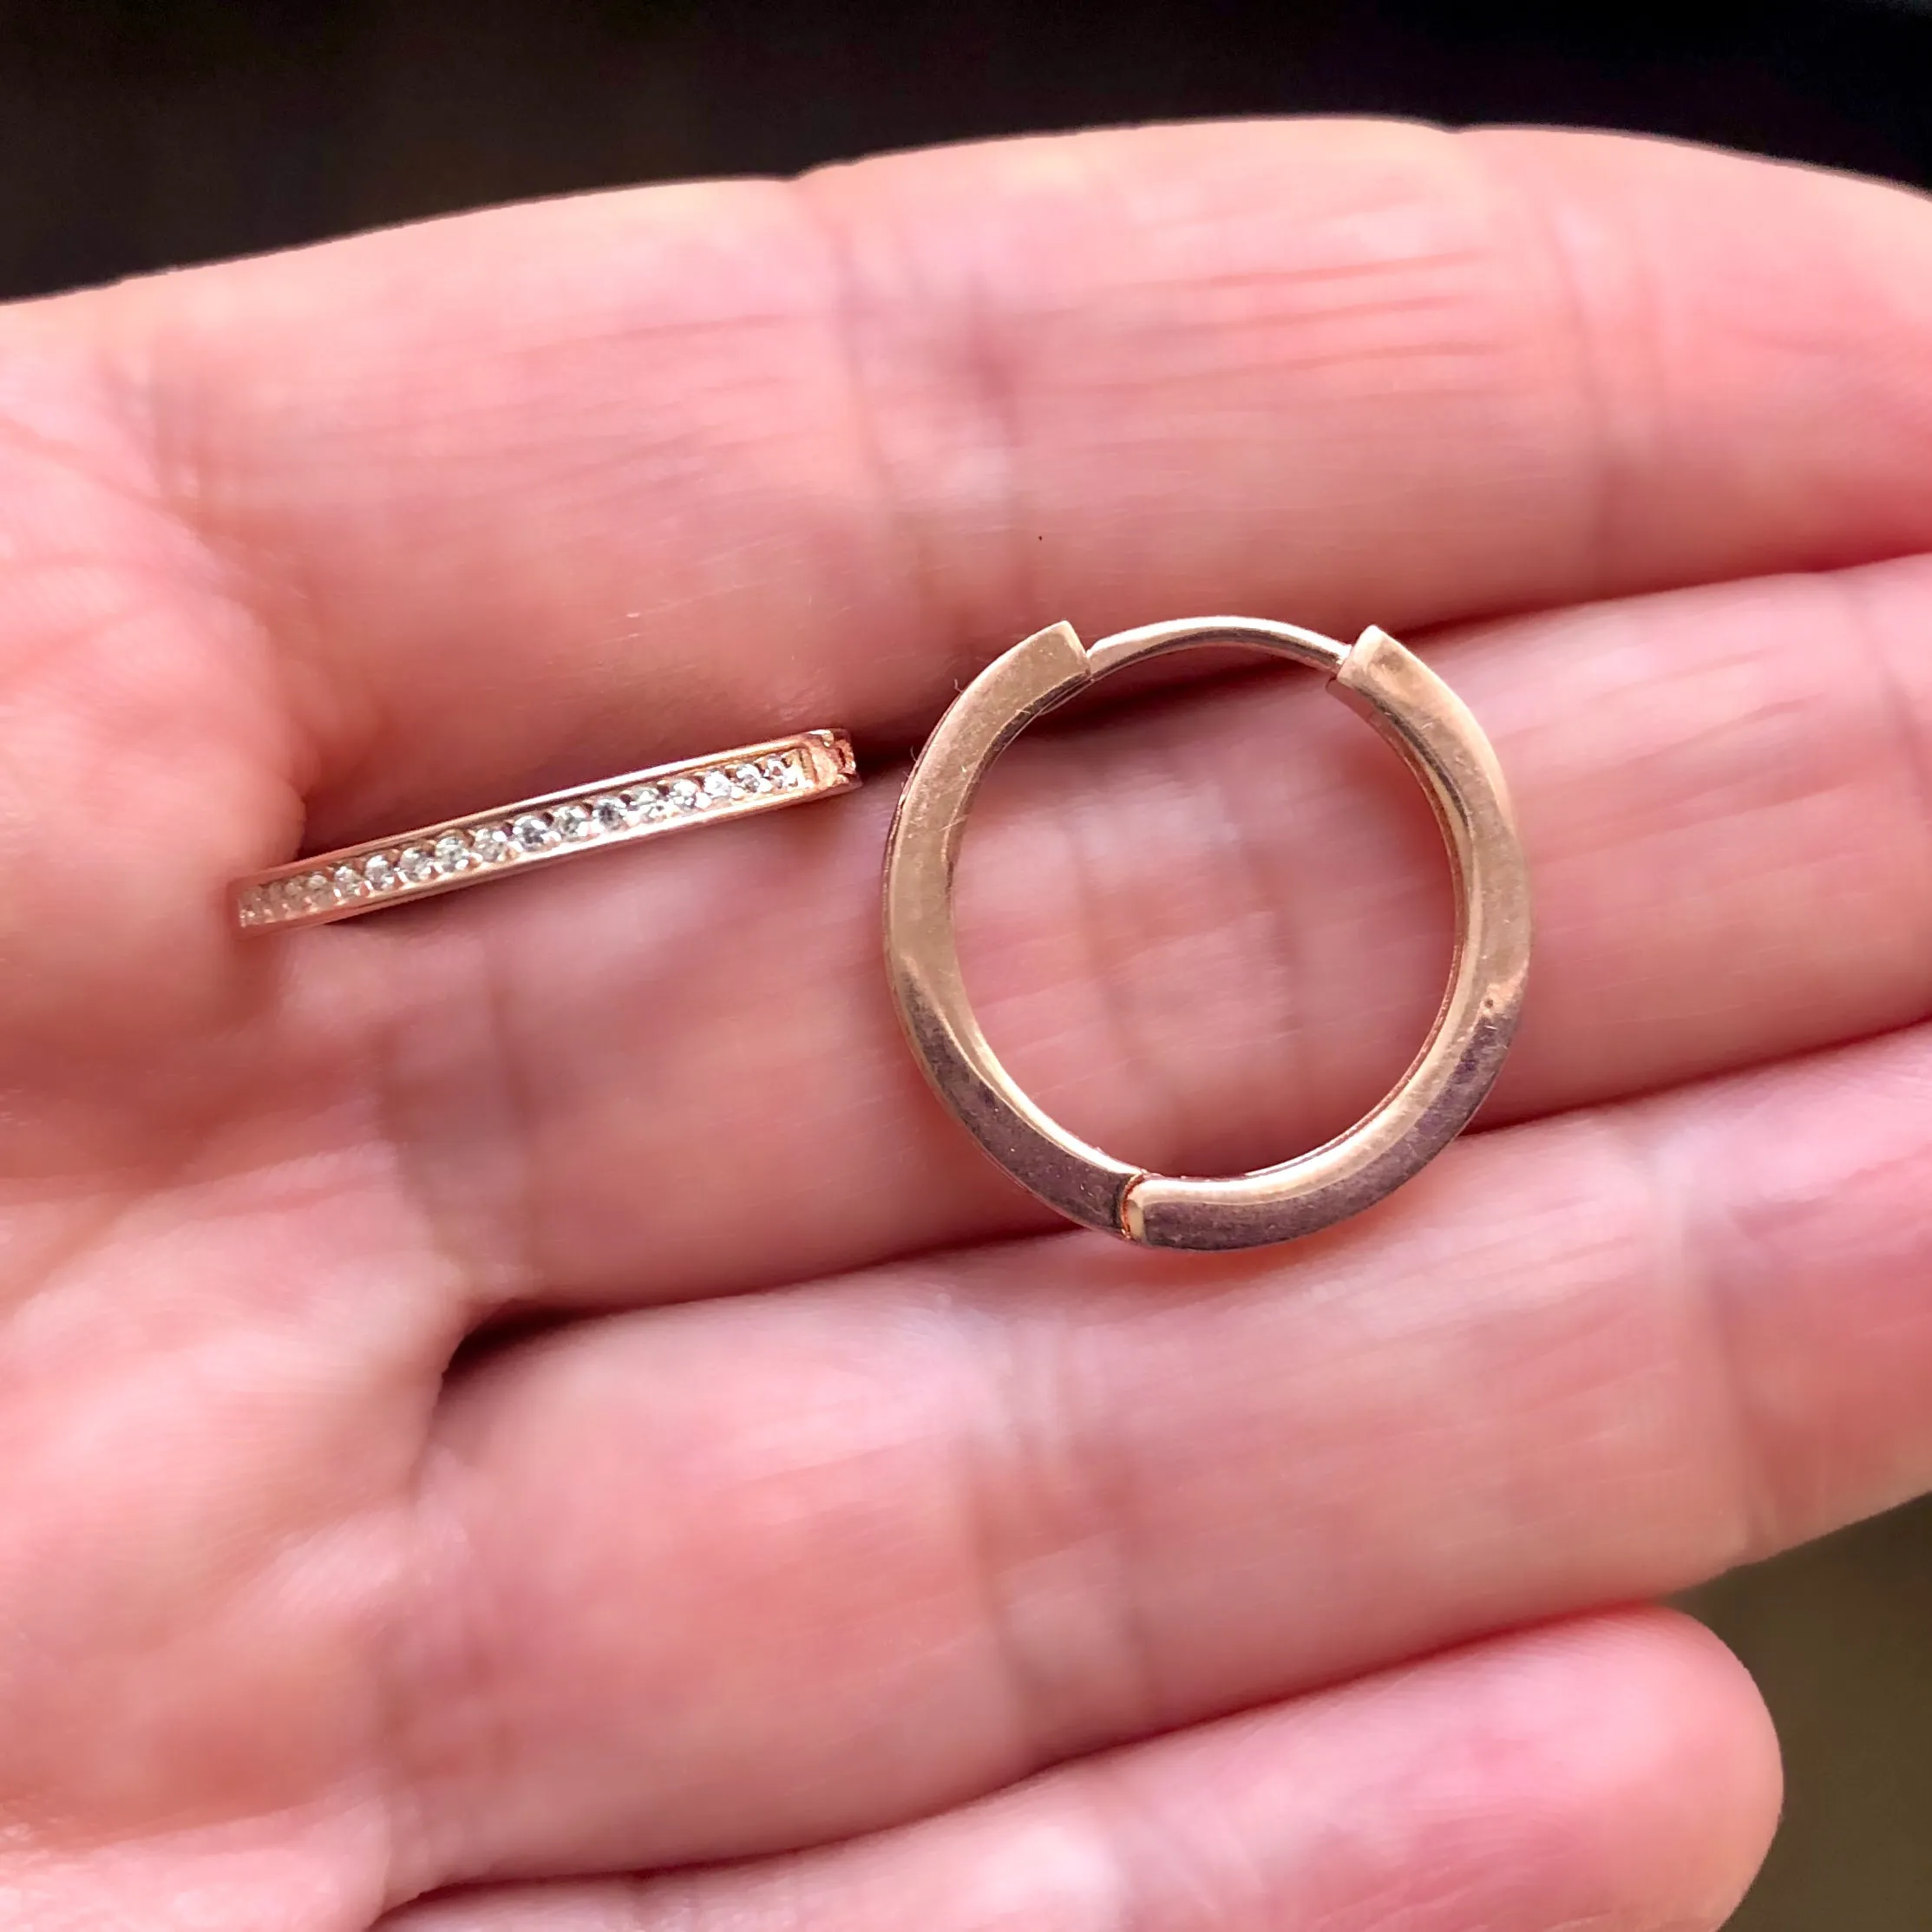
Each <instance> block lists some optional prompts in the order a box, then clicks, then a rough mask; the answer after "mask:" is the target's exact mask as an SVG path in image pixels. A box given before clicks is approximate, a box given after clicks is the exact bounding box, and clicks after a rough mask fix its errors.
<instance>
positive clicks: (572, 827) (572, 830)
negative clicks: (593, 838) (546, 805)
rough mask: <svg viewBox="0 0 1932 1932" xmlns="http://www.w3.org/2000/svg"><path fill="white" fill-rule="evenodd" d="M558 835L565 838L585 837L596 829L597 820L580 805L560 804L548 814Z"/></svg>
mask: <svg viewBox="0 0 1932 1932" xmlns="http://www.w3.org/2000/svg"><path fill="white" fill-rule="evenodd" d="M550 822H551V823H552V824H553V825H554V826H555V827H556V828H557V832H558V835H559V836H560V837H562V838H566V839H587V838H588V837H589V836H590V835H591V834H592V833H593V832H594V831H595V830H596V829H597V821H596V820H595V819H593V817H592V816H591V815H590V814H589V813H588V812H587V811H586V810H585V809H584V808H583V807H582V806H581V805H560V806H558V808H557V809H556V810H555V811H553V813H551V815H550Z"/></svg>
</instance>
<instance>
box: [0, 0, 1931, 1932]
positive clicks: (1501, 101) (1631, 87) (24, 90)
mask: <svg viewBox="0 0 1932 1932" xmlns="http://www.w3.org/2000/svg"><path fill="white" fill-rule="evenodd" d="M1666 3H1667V0H1666ZM1291 112H1292V113H1308V112H1316V113H1374V114H1403V115H1422V116H1426V117H1429V118H1431V119H1437V120H1442V121H1493V120H1510V121H1559V122H1566V123H1570V124H1580V125H1588V126H1595V127H1610V128H1640V129H1645V130H1648V131H1652V132H1655V133H1660V134H1679V135H1684V136H1688V137H1692V138H1695V139H1700V140H1705V141H1718V142H1721V143H1724V144H1725V145H1726V146H1730V147H1744V148H1752V149H1756V150H1758V151H1759V152H1762V153H1766V154H1779V155H1785V156H1790V157H1792V158H1795V159H1801V160H1813V161H1820V162H1824V163H1828V164H1830V165H1832V166H1836V167H1850V168H1856V169H1859V170H1861V171H1863V172H1865V173H1869V174H1887V175H1891V176H1893V177H1895V178H1896V179H1898V180H1903V181H1909V182H1912V183H1915V184H1918V185H1925V184H1928V183H1932V9H1929V8H1922V7H1918V6H1914V5H1910V4H1906V3H1903V0H1897V3H1894V4H1891V5H1885V4H1883V3H1880V0H1785V3H1779V0H1767V3H1765V4H1758V5H1750V6H1745V5H1730V6H1715V5H1695V4H1693V5H1689V6H1684V5H1678V6H1675V7H1673V8H1672V10H1670V11H1669V12H1668V13H1667V14H1660V16H1658V17H1655V18H1653V17H1650V16H1647V15H1645V14H1644V13H1643V12H1642V10H1641V7H1640V6H1638V5H1624V6H1616V7H1610V6H1605V5H1597V4H1591V3H1588V0H1584V3H1581V4H1569V5H1565V4H1563V3H1562V0H1546V3H1544V4H1541V5H1533V4H1516V5H1510V4H1503V3H1497V0H1468V3H1464V4H1444V5H1435V6H1431V5H1424V4H1422V3H1420V0H1361V3H1354V4H1346V5H1345V4H1339V3H1335V0H1303V3H1300V4H1297V3H1294V0H1285V3H1277V4H1274V5H1263V4H1261V3H1259V0H1195V3H1193V4H1168V5H1159V4H1156V3H1155V0H1118V3H1116V4H1112V5H1105V4H1100V3H1097V0H1066V3H1063V4H1059V5H1056V4H1054V3H1053V0H1025V3H1015V0H983V3H979V4H975V3H973V0H951V3H948V4H938V3H933V0H844V3H842V4H835V3H831V0H800V3H796V4H789V5H787V4H767V5H763V6H759V5H754V4H750V3H748V0H721V3H714V4H702V3H700V0H414V3H407V0H389V3H384V0H339V3H336V4H326V5H324V4H301V3H298V0H40V3H38V4H32V3H22V0H0V297H5V296H18V295H27V294H36V293H41V292H44V291H51V290H55V289H59V288H63V287H69V286H71V285H75V284H77V283H82V282H96V281H101V280H104V279H108V278H113V277H116V276H121V275H126V274H129V273H132V272H138V271H141V270H147V269H153V268H158V267H163V266H168V265H175V264H179V263H182V262H190V261H196V260H202V259H207V258H209V257H211V256H219V255H230V254H238V253H244V252H252V251H256V250H259V249H265V248H272V247H279V246H286V245H288V244H291V243H296V242H302V241H308V240H312V239H318V238H319V237H323V236H326V235H331V234H337V233H340V232H343V231H344V230H345V229H350V228H357V227H364V226H370V225H371V224H375V223H379V222H390V221H398V220H403V219H409V218H410V217H413V216H418V215H424V214H432V213H442V212H443V211H446V210H449V209H454V208H461V207H468V206H475V205H476V204H477V203H479V202H486V201H493V200H508V199H512V198H516V197H521V196H527V195H533V194H549V193H564V192H567V191H569V190H572V189H575V188H582V187H602V186H606V185H610V184H615V183H619V182H625V181H638V180H653V179H662V178H665V177H667V176H688V175H692V174H743V173H747V172H760V171H789V170H792V169H796V168H800V167H809V166H810V165H811V164H812V163H814V162H817V161H823V160H837V159H842V158H846V157H849V156H852V155H855V154H865V153H868V152H870V151H872V150H874V149H877V148H881V147H895V146H907V145H912V144H915V143H920V142H927V141H947V140H957V139H963V138H967V137H971V136H974V135H986V134H1005V133H1012V132H1018V131H1023V130H1026V131H1031V130H1037V129H1045V128H1069V127H1077V126H1082V125H1086V124H1090V123H1093V122H1102V121H1136V120H1148V119H1155V118H1163V117H1174V116H1190V115H1193V116H1198V115H1228V114H1260V113H1291ZM1692 1608H1694V1609H1696V1610H1697V1611H1698V1612H1699V1613H1700V1614H1702V1615H1704V1616H1706V1618H1707V1619H1708V1620H1709V1621H1711V1622H1712V1623H1713V1624H1714V1625H1715V1626H1716V1627H1718V1628H1719V1630H1720V1631H1721V1632H1722V1633H1723V1634H1724V1635H1725V1636H1726V1638H1727V1639H1728V1640H1729V1641H1731V1642H1732V1645H1733V1646H1734V1647H1736V1648H1737V1649H1738V1650H1739V1652H1740V1654H1742V1655H1743V1656H1744V1658H1745V1661H1746V1662H1747V1663H1748V1664H1750V1665H1751V1667H1752V1669H1753V1670H1754V1671H1756V1672H1757V1673H1758V1678H1759V1680H1760V1682H1761V1683H1762V1684H1763V1685H1764V1686H1765V1692H1766V1694H1767V1695H1768V1696H1769V1698H1770V1700H1771V1702H1772V1708H1773V1710H1774V1712H1775V1713H1776V1714H1777V1717H1778V1726H1779V1730H1780V1732H1781V1734H1782V1735H1783V1737H1784V1739H1785V1749H1786V1758H1787V1766H1788V1774H1789V1781H1790V1793H1791V1796H1790V1804H1789V1809H1788V1817H1787V1823H1786V1826H1785V1831H1784V1833H1783V1835H1782V1836H1781V1837H1780V1839H1779V1842H1778V1846H1777V1848H1776V1850H1774V1852H1773V1854H1772V1861H1771V1863H1770V1865H1769V1866H1768V1867H1767V1869H1766V1872H1765V1877H1764V1879H1763V1880H1762V1881H1761V1883H1760V1884H1759V1886H1758V1890H1757V1891H1756V1893H1754V1895H1753V1896H1752V1900H1751V1901H1750V1903H1748V1904H1747V1905H1746V1907H1745V1910H1744V1912H1743V1913H1742V1915H1740V1917H1739V1920H1738V1921H1737V1924H1738V1926H1739V1928H1741V1929H1748V1932H1926V1929H1927V1928H1928V1927H1932V1508H1928V1507H1925V1506H1921V1507H1920V1508H1917V1509H1916V1510H1907V1511H1901V1512H1899V1513H1897V1514H1896V1515H1894V1516H1889V1517H1887V1518H1885V1519H1883V1521H1881V1522H1879V1523H1872V1524H1868V1525H1866V1526H1864V1527H1863V1528H1862V1529H1855V1530H1852V1531H1850V1532H1848V1533H1847V1534H1845V1535H1844V1536H1839V1537H1837V1538H1835V1539H1833V1540H1832V1541H1831V1542H1827V1543H1824V1544H1820V1545H1817V1546H1816V1547H1814V1548H1812V1549H1808V1550H1803V1551H1799V1552H1798V1553H1797V1554H1796V1555H1792V1556H1790V1557H1787V1558H1785V1559H1784V1560H1783V1561H1782V1562H1778V1563H1773V1564H1770V1565H1767V1566H1765V1568H1763V1569H1758V1570H1756V1571H1752V1572H1746V1573H1743V1574H1740V1575H1736V1576H1732V1577H1728V1578H1726V1579H1725V1580H1723V1581H1722V1582H1719V1583H1718V1584H1716V1585H1714V1586H1713V1587H1712V1588H1709V1589H1707V1590H1706V1591H1703V1592H1701V1593H1700V1594H1699V1595H1698V1596H1697V1598H1696V1599H1695V1600H1694V1601H1693V1605H1692Z"/></svg>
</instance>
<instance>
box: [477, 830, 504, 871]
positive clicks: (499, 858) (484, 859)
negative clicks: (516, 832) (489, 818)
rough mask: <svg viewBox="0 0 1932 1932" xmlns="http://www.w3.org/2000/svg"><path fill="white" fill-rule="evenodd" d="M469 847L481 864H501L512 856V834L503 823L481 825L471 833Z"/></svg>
mask: <svg viewBox="0 0 1932 1932" xmlns="http://www.w3.org/2000/svg"><path fill="white" fill-rule="evenodd" d="M469 848H470V850H471V851H472V852H474V853H475V855H476V862H477V863H478V864H479V865H486V866H500V865H501V864H502V862H503V861H504V860H506V859H508V857H510V856H511V854H512V849H513V848H512V847H511V844H510V835H509V834H508V832H506V831H505V830H504V829H503V828H502V827H501V825H479V826H478V827H477V828H475V831H473V832H472V833H471V834H470V835H469Z"/></svg>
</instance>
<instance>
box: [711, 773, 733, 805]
mask: <svg viewBox="0 0 1932 1932" xmlns="http://www.w3.org/2000/svg"><path fill="white" fill-rule="evenodd" d="M736 797H737V787H736V786H735V785H733V784H732V783H731V780H730V776H729V775H728V774H727V773H725V772H722V771H707V772H706V773H705V774H704V802H705V803H706V804H707V805H729V804H730V802H731V801H732V800H733V799H734V798H736Z"/></svg>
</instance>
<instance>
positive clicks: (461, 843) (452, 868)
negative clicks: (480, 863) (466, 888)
mask: <svg viewBox="0 0 1932 1932" xmlns="http://www.w3.org/2000/svg"><path fill="white" fill-rule="evenodd" d="M435 856H436V870H437V871H438V872H468V870H469V869H470V868H471V867H472V866H474V865H475V863H476V855H475V853H474V852H472V851H471V850H470V849H469V841H468V839H466V838H465V837H464V836H463V835H462V833H461V832H445V833H444V834H443V835H442V837H441V838H440V839H438V840H437V841H436V854H435Z"/></svg>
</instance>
